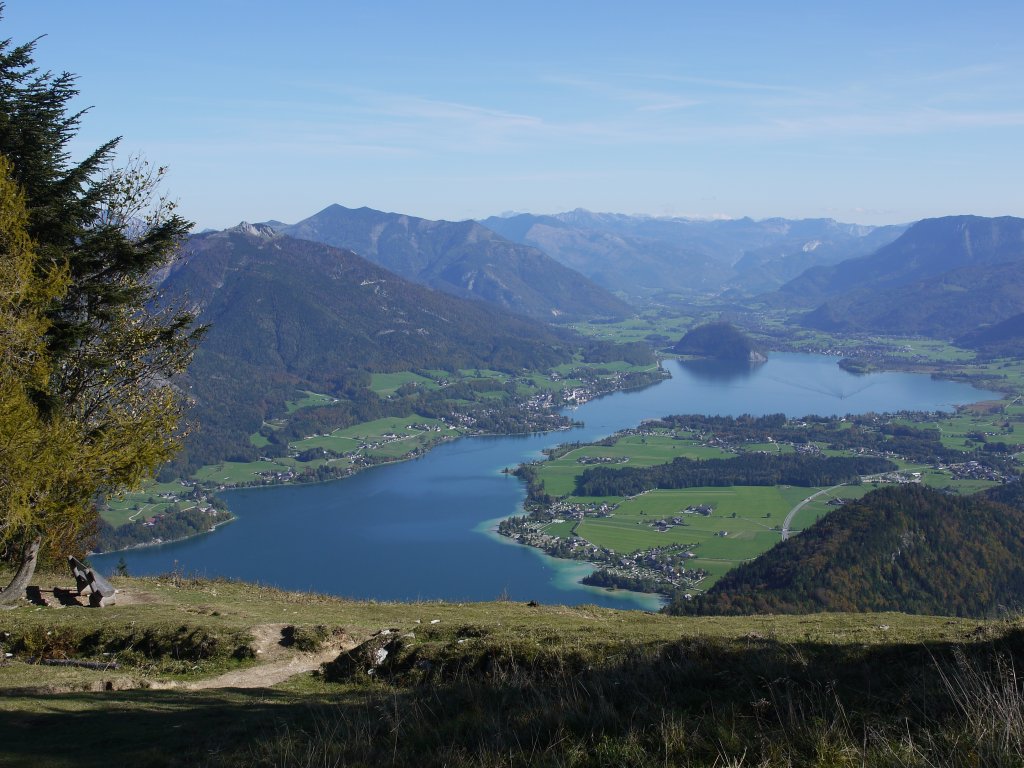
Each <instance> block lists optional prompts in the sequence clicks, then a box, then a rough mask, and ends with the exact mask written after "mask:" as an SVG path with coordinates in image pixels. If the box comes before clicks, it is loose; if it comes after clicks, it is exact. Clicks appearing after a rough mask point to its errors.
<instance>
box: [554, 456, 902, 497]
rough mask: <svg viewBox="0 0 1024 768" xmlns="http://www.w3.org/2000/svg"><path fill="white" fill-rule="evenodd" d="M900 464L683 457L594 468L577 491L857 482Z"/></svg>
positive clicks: (865, 459)
mask: <svg viewBox="0 0 1024 768" xmlns="http://www.w3.org/2000/svg"><path fill="white" fill-rule="evenodd" d="M894 469H896V465H895V464H894V463H893V462H891V461H889V460H887V459H882V458H877V457H874V456H856V457H848V456H803V455H800V454H795V453H784V454H781V455H779V454H762V453H748V454H744V455H742V456H737V457H735V458H731V459H704V460H699V459H687V458H683V457H679V458H676V459H674V460H673V461H671V462H669V463H668V464H659V465H656V466H653V467H624V468H612V467H604V466H599V467H593V468H591V469H587V470H586V471H584V472H583V474H582V475H580V476H579V477H578V478H577V479H576V489H575V491H574V494H575V495H576V496H635V495H636V494H638V493H641V492H643V491H647V490H651V489H653V488H665V489H671V488H698V487H702V486H728V485H796V486H801V487H812V486H825V485H838V484H839V483H849V482H856V481H857V480H858V478H859V477H860V476H861V475H870V474H876V473H879V472H889V471H892V470H894Z"/></svg>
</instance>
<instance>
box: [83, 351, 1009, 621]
mask: <svg viewBox="0 0 1024 768" xmlns="http://www.w3.org/2000/svg"><path fill="white" fill-rule="evenodd" d="M836 363H837V361H836V359H835V358H831V357H824V356H818V355H799V354H775V355H772V357H771V359H770V360H769V361H768V362H767V363H766V364H764V365H762V366H759V367H757V368H754V369H749V368H746V367H740V368H736V367H733V366H727V365H721V364H715V363H679V362H676V361H667V362H666V363H665V367H666V368H667V369H668V370H669V371H670V372H671V374H672V378H671V379H669V380H666V381H664V382H662V383H660V384H657V385H655V386H653V387H649V388H647V389H645V390H641V391H637V392H619V393H616V394H613V395H609V396H608V397H604V398H600V399H598V400H594V401H591V402H589V403H587V404H586V405H583V406H581V407H579V408H578V409H576V410H574V411H572V412H570V415H571V416H572V417H573V418H574V419H576V420H579V421H582V422H583V423H584V426H583V427H580V428H577V429H573V430H570V431H563V432H552V433H546V434H539V435H529V436H518V437H495V438H487V437H481V438H466V439H462V440H458V441H455V442H452V443H447V444H445V445H442V446H440V447H438V448H436V449H434V450H433V451H431V452H430V453H429V454H427V455H426V456H424V457H423V458H420V459H416V460H414V461H407V462H403V463H400V464H392V465H389V466H383V467H376V468H374V469H371V470H368V471H365V472H362V473H361V474H358V475H355V476H354V477H351V478H347V479H344V480H338V481H335V482H331V483H323V484H320V485H293V486H276V487H272V488H254V489H242V490H237V491H230V492H228V493H225V494H224V499H225V500H226V501H227V503H228V505H229V506H230V507H231V510H232V511H233V512H234V513H235V514H236V515H237V516H238V518H239V519H238V520H237V521H235V522H233V523H231V524H229V525H225V526H223V527H221V528H220V529H219V530H218V531H217V532H215V533H213V534H210V535H206V536H200V537H198V538H194V539H189V540H187V541H182V542H178V543H175V544H167V545H163V546H159V547H150V548H146V549H138V550H132V551H128V552H124V553H123V556H124V559H125V562H126V563H127V565H128V569H129V572H130V573H132V574H133V575H146V574H158V573H164V572H168V571H170V570H172V569H174V568H178V569H182V570H184V571H185V572H186V573H196V574H199V575H205V576H230V577H236V578H241V579H246V580H249V581H258V582H261V583H264V584H272V585H275V586H278V587H282V588H284V589H293V590H314V591H317V592H325V593H329V594H335V595H343V596H347V597H355V598H367V599H376V600H417V599H423V600H435V599H444V600H455V601H458V600H466V601H471V600H472V601H475V600H493V599H495V598H498V597H499V596H502V595H505V596H508V597H509V598H511V599H513V600H519V601H526V600H536V601H538V602H544V603H564V604H579V603H593V604H597V605H604V606H610V607H618V608H656V607H657V606H658V605H659V601H658V599H657V598H655V597H652V596H645V595H636V594H633V593H628V592H614V593H613V592H607V591H605V590H602V589H596V588H591V587H585V586H583V585H581V584H579V583H578V580H579V579H580V578H581V577H582V576H583V575H585V574H586V573H588V572H589V571H590V570H591V569H590V567H589V566H586V565H580V564H576V563H569V562H566V561H561V560H556V559H553V558H549V557H547V556H545V555H543V554H541V553H540V552H538V551H537V550H534V549H531V548H528V547H523V546H520V545H517V544H512V543H510V542H508V541H507V540H505V539H503V538H502V537H499V536H497V535H496V534H494V533H493V532H492V528H493V525H494V523H495V522H496V521H497V520H498V519H500V518H503V517H507V516H508V515H512V514H516V513H518V512H519V510H520V505H521V504H522V500H523V497H524V495H525V494H524V489H523V486H522V483H521V482H520V481H519V480H517V479H516V478H514V477H510V476H507V475H504V474H502V473H501V470H502V468H504V467H514V466H515V465H516V464H518V463H520V462H521V461H523V460H526V459H531V458H537V457H539V456H540V455H541V454H540V450H541V449H542V448H546V447H550V446H553V445H557V444H558V443H561V442H566V441H570V440H579V441H591V440H596V439H599V438H601V437H604V436H606V435H608V434H610V433H612V432H615V431H616V430H619V429H624V428H627V427H633V426H636V425H638V424H639V423H640V422H641V421H642V420H643V419H648V418H655V417H658V416H664V415H668V414H673V413H704V414H723V415H739V414H742V413H750V414H755V415H762V414H766V413H779V412H782V413H785V414H787V415H789V416H804V415H808V414H812V413H814V414H822V415H844V414H847V413H866V412H868V411H896V410H952V408H953V407H954V406H955V405H957V404H961V403H969V402H975V401H977V400H982V399H985V398H987V397H991V396H994V395H992V393H988V392H984V391H981V390H977V389H974V388H973V387H970V386H968V385H965V384H957V383H953V382H949V381H940V380H935V379H931V378H930V377H928V376H922V375H915V374H906V373H876V374H870V375H867V376H854V375H851V374H848V373H846V372H845V371H843V370H842V369H840V368H839V367H838V365H837V364H836ZM121 555H122V553H115V554H112V555H97V556H93V557H92V558H91V559H92V562H93V564H94V565H96V566H97V567H99V569H100V570H101V571H102V572H109V571H112V570H113V568H114V566H115V564H116V563H117V561H118V559H119V558H120V557H121Z"/></svg>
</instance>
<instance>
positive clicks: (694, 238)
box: [481, 210, 903, 297]
mask: <svg viewBox="0 0 1024 768" xmlns="http://www.w3.org/2000/svg"><path fill="white" fill-rule="evenodd" d="M481 223H482V224H484V225H485V226H487V227H488V228H490V229H493V230H494V231H495V232H498V233H499V234H501V235H503V236H504V237H507V238H509V239H510V240H514V241H516V242H519V243H524V244H527V245H532V246H536V247H537V248H540V249H541V250H543V251H544V252H545V253H548V254H550V255H551V256H552V257H553V258H555V259H557V260H558V261H560V262H561V263H563V264H565V265H567V266H569V267H572V268H573V269H576V270H579V271H580V272H583V273H584V274H586V275H587V276H588V277H590V278H591V279H593V280H594V281H595V282H596V283H598V284H599V285H603V286H605V287H606V288H609V289H610V290H615V291H624V292H626V293H627V294H630V295H636V296H641V297H642V296H650V295H653V294H657V293H660V292H663V291H671V292H682V293H693V292H708V293H716V292H720V291H723V290H727V289H738V290H740V291H743V292H748V293H758V292H763V291H769V290H773V289H775V288H777V287H778V286H780V285H782V284H783V283H784V282H786V281H787V280H789V279H792V278H793V277H796V276H797V275H799V274H800V273H801V272H802V271H803V270H805V269H807V268H808V267H810V266H813V265H818V264H833V263H836V262H838V261H841V260H843V259H846V258H850V257H851V256H857V255H861V254H866V253H871V252H872V251H874V250H875V249H877V248H878V247H880V246H881V245H884V244H885V243H888V242H890V241H892V240H893V239H895V238H896V237H897V236H898V235H899V234H900V233H901V232H902V231H903V227H898V226H888V227H870V226H862V225H859V224H843V223H840V222H837V221H834V220H832V219H804V220H789V219H780V218H773V219H764V220H761V221H755V220H753V219H749V218H743V219H727V220H700V219H686V218H674V217H652V216H628V215H625V214H611V213H591V212H590V211H585V210H575V211H569V212H566V213H559V214H554V215H550V216H535V215H532V214H518V215H515V216H508V217H498V216H492V217H490V218H488V219H484V220H482V221H481Z"/></svg>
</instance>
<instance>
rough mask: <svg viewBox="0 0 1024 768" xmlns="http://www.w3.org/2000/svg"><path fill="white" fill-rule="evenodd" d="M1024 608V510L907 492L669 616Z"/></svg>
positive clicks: (784, 545)
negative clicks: (1021, 606)
mask: <svg viewBox="0 0 1024 768" xmlns="http://www.w3.org/2000/svg"><path fill="white" fill-rule="evenodd" d="M1022 600H1024V510H1022V509H1021V508H1020V505H1010V504H1005V503H998V502H996V501H992V500H990V499H988V498H985V497H984V496H956V495H948V494H945V493H942V492H939V491H935V490H931V489H929V488H926V487H922V486H919V485H914V484H907V485H900V486H895V487H890V488H882V489H879V490H877V491H874V492H873V493H870V494H868V495H867V496H865V497H864V498H863V499H862V500H860V501H858V502H851V503H848V504H846V505H845V506H843V507H841V508H839V509H837V510H836V511H834V512H831V513H830V514H828V515H826V516H825V517H823V518H821V519H820V520H818V522H816V523H815V524H814V525H812V526H811V527H809V528H807V529H806V530H804V531H803V532H802V533H801V534H800V535H799V536H795V537H791V538H789V539H787V540H786V541H783V542H780V543H779V544H778V545H776V546H775V547H774V548H772V549H771V550H769V551H768V552H766V553H765V554H763V555H761V556H760V557H758V558H756V559H755V560H753V561H751V562H749V563H744V564H742V565H740V566H739V567H737V568H736V569H734V570H733V571H730V572H729V573H728V574H726V575H725V576H724V577H722V579H721V580H719V581H718V582H717V583H716V584H715V585H714V586H713V587H711V589H709V590H708V592H707V593H706V594H704V595H701V596H696V597H694V598H693V599H692V600H686V599H684V598H683V597H681V596H680V597H678V598H676V600H675V601H674V602H673V605H672V607H671V610H672V611H673V612H676V613H687V614H715V615H727V614H750V613H815V612H819V611H846V612H849V611H854V612H863V611H902V612H907V613H922V614H937V615H959V616H984V615H994V614H996V613H998V612H999V611H1000V610H1002V609H1005V608H1010V609H1016V608H1018V607H1019V606H1020V604H1021V602H1022Z"/></svg>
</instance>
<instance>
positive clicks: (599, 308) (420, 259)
mask: <svg viewBox="0 0 1024 768" xmlns="http://www.w3.org/2000/svg"><path fill="white" fill-rule="evenodd" d="M281 231H282V233H283V234H287V235H291V236H292V237H296V238H301V239H304V240H312V241H315V242H320V243H325V244H327V245H332V246H335V247H338V248H345V249H349V250H352V251H354V252H356V253H358V254H359V255H360V256H362V257H363V258H365V259H367V260H369V261H371V262H373V263H375V264H377V265H379V266H382V267H384V268H385V269H388V270H391V271H392V272H395V273H396V274H398V275H401V276H402V277H404V278H406V279H407V280H412V281H415V282H418V283H421V284H423V285H427V286H429V287H431V288H434V289H437V290H440V291H444V292H446V293H450V294H453V295H455V296H459V297H462V298H470V299H476V300H479V301H482V302H485V303H488V304H494V305H496V306H499V307H503V308H505V309H509V310H512V311H514V312H518V313H520V314H523V315H527V316H530V317H535V318H539V319H545V320H556V319H560V318H566V319H573V318H576V319H579V318H589V319H594V318H606V317H624V316H626V315H629V314H631V312H632V310H631V308H630V307H629V306H628V305H627V304H625V303H623V302H622V301H621V300H619V299H618V298H616V297H615V296H613V295H612V294H611V293H610V292H609V291H608V290H606V289H604V288H601V287H599V286H598V285H596V284H594V283H593V282H591V280H589V279H588V278H587V277H585V276H584V275H582V274H580V273H579V272H576V271H575V270H573V269H570V268H568V267H566V266H563V265H562V264H560V263H558V262H557V261H556V260H554V259H552V258H551V257H550V256H548V255H547V254H545V253H543V252H542V251H540V250H538V249H536V248H533V247H530V246H525V245H521V244H519V243H514V242H512V241H510V240H507V239H505V238H504V237H501V236H500V235H498V234H496V233H494V232H492V231H491V230H490V229H487V228H486V227H483V226H481V225H480V224H477V223H476V222H474V221H461V222H450V221H431V220H428V219H420V218H417V217H415V216H405V215H402V214H397V213H384V212H382V211H375V210H373V209H371V208H359V209H350V208H345V207H343V206H340V205H331V206H328V207H327V208H325V209H324V210H322V211H320V212H319V213H316V214H314V215H313V216H310V217H309V218H306V219H303V220H302V221H300V222H298V223H297V224H293V225H291V226H288V227H284V228H283V229H282V230H281Z"/></svg>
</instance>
